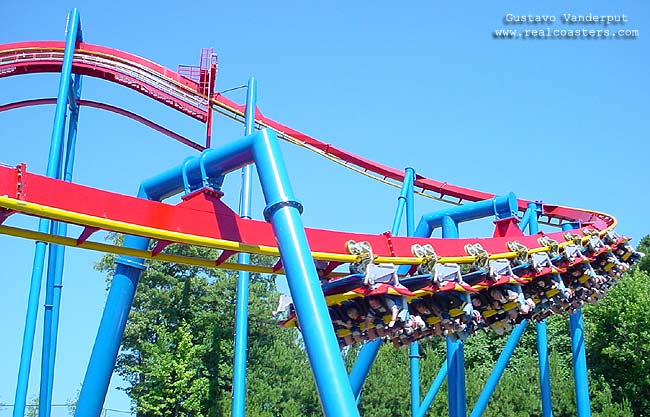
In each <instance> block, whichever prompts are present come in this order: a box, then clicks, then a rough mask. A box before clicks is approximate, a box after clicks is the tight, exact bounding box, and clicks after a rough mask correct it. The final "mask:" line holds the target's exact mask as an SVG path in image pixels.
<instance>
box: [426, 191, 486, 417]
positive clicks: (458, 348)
mask: <svg viewBox="0 0 650 417" xmlns="http://www.w3.org/2000/svg"><path fill="white" fill-rule="evenodd" d="M479 203H483V202H479ZM474 204H477V203H474ZM475 207H476V206H475ZM448 213H449V211H446V213H444V214H443V215H442V216H441V217H440V224H441V225H442V237H443V238H447V239H456V238H458V236H459V234H458V223H457V221H455V220H454V219H453V218H452V217H451V216H450V215H449V214H448ZM458 213H462V212H458ZM456 216H457V217H459V216H458V215H457V214H456ZM420 224H422V222H420ZM418 229H419V226H418ZM416 234H417V235H418V236H419V235H420V234H419V233H418V232H417V231H416ZM447 400H448V403H449V417H465V416H466V415H467V400H466V398H465V361H464V353H463V342H462V341H461V340H455V341H452V340H451V339H450V338H447Z"/></svg>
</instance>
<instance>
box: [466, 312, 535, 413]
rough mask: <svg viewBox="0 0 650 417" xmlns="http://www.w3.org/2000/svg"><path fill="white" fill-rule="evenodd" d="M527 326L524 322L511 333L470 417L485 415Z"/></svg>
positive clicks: (526, 322)
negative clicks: (486, 408)
mask: <svg viewBox="0 0 650 417" xmlns="http://www.w3.org/2000/svg"><path fill="white" fill-rule="evenodd" d="M527 324H528V321H526V320H524V321H522V322H521V323H520V324H519V325H518V326H517V327H515V328H514V329H513V330H512V333H510V337H508V341H507V342H506V345H505V346H504V347H503V350H502V351H501V354H500V355H499V359H497V363H495V364H494V368H493V369H492V373H491V374H490V376H489V378H488V380H487V381H486V382H485V386H484V387H483V391H481V394H480V395H479V397H478V400H476V404H474V409H473V410H472V413H471V414H470V415H469V417H481V416H482V415H483V412H484V411H485V407H487V405H488V402H489V401H490V397H491V396H492V393H493V392H494V389H495V388H496V386H497V384H498V383H499V379H501V375H503V371H504V370H505V369H506V366H507V365H508V361H509V360H510V357H511V356H512V352H513V351H514V350H515V347H517V343H519V339H521V335H522V334H523V333H524V330H526V325H527Z"/></svg>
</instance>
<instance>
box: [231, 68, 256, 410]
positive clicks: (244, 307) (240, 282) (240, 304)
mask: <svg viewBox="0 0 650 417" xmlns="http://www.w3.org/2000/svg"><path fill="white" fill-rule="evenodd" d="M256 102H257V83H256V81H255V79H254V78H253V77H251V78H250V79H249V80H248V91H247V94H246V129H245V135H250V134H252V133H253V127H254V125H255V103H256ZM251 189H252V185H251V166H250V165H246V166H245V167H244V168H242V186H241V196H240V199H239V215H240V216H241V217H242V218H245V219H250V218H251V192H252V191H251ZM238 257H239V263H240V264H242V265H248V264H250V254H249V253H240V254H239V255H238ZM249 279H250V273H249V272H248V271H239V274H238V276H237V303H236V307H235V355H234V356H235V358H234V366H233V368H234V370H233V383H232V416H233V417H245V416H246V356H247V355H246V352H247V350H248V283H249Z"/></svg>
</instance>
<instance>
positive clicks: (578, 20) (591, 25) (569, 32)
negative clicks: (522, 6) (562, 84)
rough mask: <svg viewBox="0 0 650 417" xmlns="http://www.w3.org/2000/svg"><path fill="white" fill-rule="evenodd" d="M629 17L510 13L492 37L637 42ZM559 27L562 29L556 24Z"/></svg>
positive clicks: (636, 30) (622, 15) (617, 15)
mask: <svg viewBox="0 0 650 417" xmlns="http://www.w3.org/2000/svg"><path fill="white" fill-rule="evenodd" d="M628 22H629V18H628V16H627V15H626V14H622V13H621V14H608V15H600V14H594V13H587V14H573V13H562V14H561V15H551V14H531V13H529V14H515V13H506V14H505V15H504V16H503V24H504V25H506V27H507V29H497V30H495V31H493V32H492V37H493V38H497V39H527V38H532V39H636V38H638V37H639V30H638V29H630V28H627V27H626V24H627V23H628ZM556 23H557V24H559V25H561V26H557V25H556Z"/></svg>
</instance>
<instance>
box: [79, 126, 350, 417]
mask: <svg viewBox="0 0 650 417" xmlns="http://www.w3.org/2000/svg"><path fill="white" fill-rule="evenodd" d="M207 152H209V153H207ZM201 161H202V163H203V164H204V167H205V174H206V175H207V176H208V177H219V176H223V175H225V174H226V173H228V172H232V171H234V170H236V169H239V168H242V167H243V166H245V165H247V164H249V163H251V162H255V164H256V165H255V166H256V168H257V173H258V176H259V178H260V183H261V185H262V191H263V193H264V198H265V201H266V204H267V206H266V208H265V210H264V216H265V218H266V219H267V220H268V221H270V222H271V226H272V227H273V231H274V233H275V236H276V239H277V242H278V247H279V250H280V257H281V260H282V264H283V265H284V269H285V271H286V276H287V283H288V284H289V291H290V292H291V296H292V298H293V301H294V305H295V308H296V314H297V316H298V319H299V320H300V323H301V325H302V326H301V329H302V335H303V340H304V343H305V350H306V351H307V357H308V358H309V362H310V364H311V367H312V371H313V374H314V379H315V381H316V387H317V389H318V394H319V397H320V399H321V403H322V405H323V410H324V414H325V416H326V417H334V416H339V417H358V416H359V412H358V410H357V407H356V402H355V398H354V396H353V395H352V390H351V388H350V383H349V381H348V379H347V373H346V372H345V364H344V363H343V359H342V358H341V355H340V352H339V347H338V342H337V339H336V334H335V333H334V328H333V327H332V324H331V321H330V317H329V313H328V310H327V304H326V302H325V296H324V295H323V291H322V290H321V287H320V282H319V280H318V275H317V273H316V267H315V265H314V263H313V260H312V256H311V252H310V250H309V246H308V243H307V236H306V235H305V231H304V227H303V224H302V221H301V219H300V209H301V206H300V203H298V201H296V199H295V197H294V195H293V191H292V190H291V186H290V183H289V178H288V175H287V171H286V168H285V166H284V162H283V160H282V158H281V154H280V147H279V144H278V139H277V137H276V134H275V132H273V131H270V130H268V129H265V130H262V131H259V132H256V133H254V134H252V135H249V136H246V137H244V138H241V139H240V140H238V141H235V142H231V143H228V144H226V145H224V146H222V147H220V148H217V149H211V150H209V151H205V153H204V154H203V155H202V156H201V157H199V158H192V159H190V160H188V161H187V162H184V163H182V164H180V165H178V166H176V167H174V168H171V169H169V170H167V171H165V172H163V173H161V174H159V175H158V176H156V177H154V178H151V179H149V180H146V181H144V182H143V183H142V186H141V187H142V190H145V191H146V192H144V193H141V194H142V195H140V196H141V197H148V198H149V199H150V200H163V199H164V198H167V197H169V196H172V195H175V194H176V193H178V192H180V191H181V190H182V189H183V177H185V179H186V180H187V181H188V182H189V183H190V184H197V183H201V181H202V177H203V175H202V169H201ZM183 172H185V174H186V175H182V173H183ZM132 239H138V238H132ZM140 239H142V238H140ZM147 241H148V239H143V240H142V241H137V242H133V241H132V240H130V241H129V242H125V245H126V243H128V244H130V245H132V244H138V245H139V246H142V245H144V247H146V243H147ZM131 247H132V246H131ZM123 259H126V261H123V262H122V263H121V264H120V265H118V271H117V272H116V274H115V277H114V278H113V284H112V285H111V290H110V292H109V299H108V300H107V305H106V308H105V310H104V315H103V317H102V323H101V324H100V330H99V332H98V335H97V339H96V341H95V347H94V349H93V354H92V356H91V360H90V364H89V365H88V371H87V372H86V378H85V380H84V385H83V387H82V389H81V395H80V397H79V403H78V406H77V411H76V413H75V416H77V417H82V416H83V417H86V416H96V415H98V414H99V412H100V410H101V405H102V403H103V401H104V397H105V395H106V391H107V389H108V383H109V382H110V374H111V371H112V369H113V367H114V366H115V360H116V357H117V352H118V349H119V339H120V338H121V336H122V333H123V331H124V324H126V317H127V315H128V310H129V308H130V304H131V301H132V299H133V294H134V292H135V287H136V284H137V281H138V279H139V276H140V271H139V270H138V271H137V273H136V271H134V269H138V266H140V267H142V265H140V264H139V263H138V262H137V261H138V260H137V259H128V257H124V258H123ZM129 263H132V264H133V265H130V266H131V269H130V270H127V271H122V270H121V267H122V266H126V265H128V264H129ZM125 272H126V273H130V274H132V275H127V274H125ZM121 275H125V276H124V277H123V278H121V279H119V280H118V282H119V283H120V286H119V287H116V281H115V280H116V278H120V276H121ZM114 293H115V295H114V297H113V298H112V295H113V294H114ZM109 325H112V326H113V327H112V328H110V329H109V328H108V327H107V326H109ZM114 341H117V343H115V344H114V343H113V342H114Z"/></svg>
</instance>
